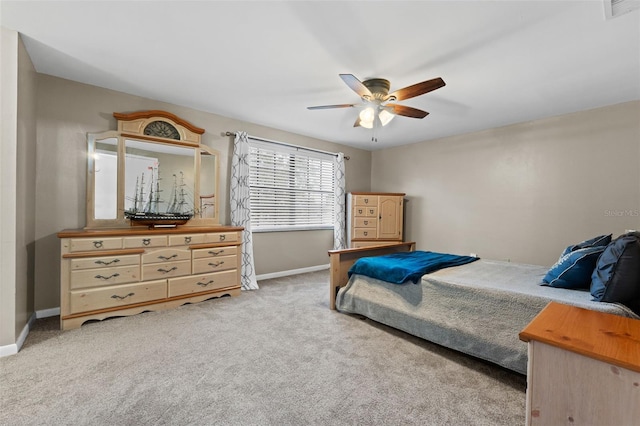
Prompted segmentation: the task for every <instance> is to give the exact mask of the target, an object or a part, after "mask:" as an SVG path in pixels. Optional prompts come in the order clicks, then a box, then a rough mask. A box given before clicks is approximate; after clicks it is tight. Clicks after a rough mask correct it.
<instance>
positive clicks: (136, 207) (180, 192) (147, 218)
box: [124, 167, 193, 227]
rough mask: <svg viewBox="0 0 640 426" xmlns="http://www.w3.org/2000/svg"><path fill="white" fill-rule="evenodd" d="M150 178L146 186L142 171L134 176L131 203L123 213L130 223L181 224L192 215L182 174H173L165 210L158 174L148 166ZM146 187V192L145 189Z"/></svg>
mask: <svg viewBox="0 0 640 426" xmlns="http://www.w3.org/2000/svg"><path fill="white" fill-rule="evenodd" d="M149 170H150V174H151V179H150V182H149V184H148V186H147V185H146V184H145V180H144V173H142V174H141V176H140V177H139V178H138V177H137V178H136V189H135V195H134V198H133V205H132V206H131V208H130V209H128V210H125V212H124V215H125V217H126V218H127V219H130V220H131V221H132V223H135V224H139V225H148V226H150V227H163V226H164V227H168V226H176V225H182V224H184V223H186V222H187V221H188V220H189V219H191V218H192V217H193V208H192V206H193V202H192V203H189V201H188V193H187V191H186V184H185V183H184V174H183V173H182V172H180V182H178V177H177V176H176V175H175V174H174V175H173V188H172V191H171V193H172V195H171V203H170V204H169V206H168V207H167V209H166V210H165V211H163V209H162V205H163V204H164V203H165V201H164V200H162V199H161V198H160V193H161V192H162V190H161V189H160V180H161V179H160V176H159V172H158V168H157V167H149ZM146 189H148V193H145V190H146ZM190 207H191V208H190Z"/></svg>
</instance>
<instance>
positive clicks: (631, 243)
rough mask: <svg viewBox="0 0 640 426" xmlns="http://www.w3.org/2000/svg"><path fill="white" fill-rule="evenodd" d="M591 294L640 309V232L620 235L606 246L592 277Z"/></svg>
mask: <svg viewBox="0 0 640 426" xmlns="http://www.w3.org/2000/svg"><path fill="white" fill-rule="evenodd" d="M591 295H592V296H593V298H594V299H593V300H595V301H597V302H609V303H622V304H624V305H626V306H627V307H629V308H631V309H632V310H633V311H634V312H636V313H639V312H640V233H637V232H631V233H628V234H625V235H621V236H620V237H618V238H616V239H615V240H614V241H613V242H612V243H611V244H609V245H608V246H607V248H606V249H605V251H604V252H603V253H602V256H600V259H598V263H597V265H596V268H595V269H594V271H593V274H592V276H591Z"/></svg>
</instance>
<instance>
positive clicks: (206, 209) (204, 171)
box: [200, 153, 216, 218]
mask: <svg viewBox="0 0 640 426" xmlns="http://www.w3.org/2000/svg"><path fill="white" fill-rule="evenodd" d="M215 191H216V157H215V155H206V154H205V153H202V155H201V156H200V217H201V218H214V217H215V211H216V210H215V207H216V198H215Z"/></svg>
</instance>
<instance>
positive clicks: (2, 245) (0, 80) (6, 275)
mask: <svg viewBox="0 0 640 426" xmlns="http://www.w3.org/2000/svg"><path fill="white" fill-rule="evenodd" d="M0 31H1V34H0V108H1V112H2V127H1V129H0V130H1V131H2V133H1V136H2V141H1V143H0V348H1V347H7V346H9V345H13V344H15V343H16V339H17V334H16V330H15V328H16V327H15V325H16V322H15V315H16V297H15V294H16V293H15V292H16V234H15V223H16V204H15V201H16V200H15V189H16V160H17V140H18V136H17V133H18V131H17V127H18V126H17V123H18V33H16V32H15V31H10V30H7V29H5V28H0Z"/></svg>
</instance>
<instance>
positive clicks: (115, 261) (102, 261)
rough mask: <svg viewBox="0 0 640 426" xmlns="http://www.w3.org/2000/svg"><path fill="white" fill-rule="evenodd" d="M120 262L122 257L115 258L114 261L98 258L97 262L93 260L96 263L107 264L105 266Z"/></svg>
mask: <svg viewBox="0 0 640 426" xmlns="http://www.w3.org/2000/svg"><path fill="white" fill-rule="evenodd" d="M118 262H120V259H113V260H112V261H110V262H105V261H104V260H96V261H95V262H93V263H95V264H96V265H105V266H108V265H111V264H112V263H118Z"/></svg>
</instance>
